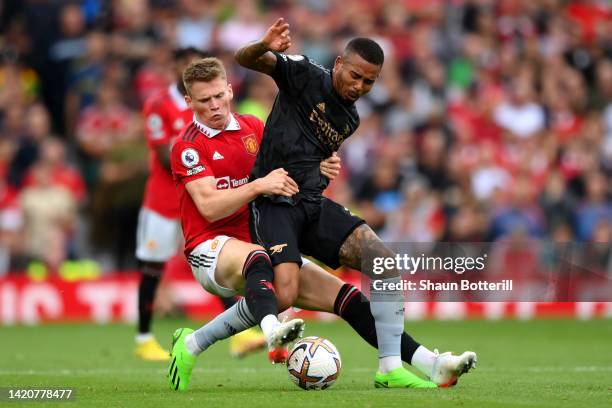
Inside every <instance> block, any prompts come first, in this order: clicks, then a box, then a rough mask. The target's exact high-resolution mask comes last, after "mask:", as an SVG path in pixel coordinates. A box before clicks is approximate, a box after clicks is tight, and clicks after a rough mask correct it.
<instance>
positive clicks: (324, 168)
mask: <svg viewBox="0 0 612 408" xmlns="http://www.w3.org/2000/svg"><path fill="white" fill-rule="evenodd" d="M340 162H341V160H340V156H338V153H336V152H333V153H332V155H331V157H328V158H327V159H325V160H323V161H322V162H321V164H320V165H319V168H320V169H321V174H322V175H324V176H325V177H327V178H328V179H330V180H333V179H335V178H336V177H338V175H339V174H340V169H341V168H342V165H341V164H340Z"/></svg>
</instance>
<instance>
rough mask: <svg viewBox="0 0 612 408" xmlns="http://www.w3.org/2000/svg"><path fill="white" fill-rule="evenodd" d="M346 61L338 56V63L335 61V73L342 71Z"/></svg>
mask: <svg viewBox="0 0 612 408" xmlns="http://www.w3.org/2000/svg"><path fill="white" fill-rule="evenodd" d="M343 62H344V61H343V60H342V56H341V55H338V56H337V57H336V61H334V72H338V70H340V69H341V68H342V63H343Z"/></svg>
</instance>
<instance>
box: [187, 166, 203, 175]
mask: <svg viewBox="0 0 612 408" xmlns="http://www.w3.org/2000/svg"><path fill="white" fill-rule="evenodd" d="M203 171H204V166H202V165H200V166H197V167H194V168H193V169H189V170H187V175H188V176H193V175H194V174H198V173H201V172H203Z"/></svg>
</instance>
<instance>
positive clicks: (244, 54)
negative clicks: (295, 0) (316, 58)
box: [234, 18, 291, 75]
mask: <svg viewBox="0 0 612 408" xmlns="http://www.w3.org/2000/svg"><path fill="white" fill-rule="evenodd" d="M289 47H291V36H290V33H289V24H288V23H287V22H285V20H284V19H283V18H279V19H278V20H276V22H275V23H274V24H272V26H270V28H268V31H266V33H265V34H264V36H263V37H262V38H261V39H260V40H259V41H255V42H252V43H250V44H247V45H245V46H243V47H241V48H240V49H238V51H236V53H235V54H234V58H235V59H236V61H237V62H238V63H239V64H240V65H242V66H243V67H245V68H249V69H252V70H255V71H259V72H262V73H264V74H268V75H270V74H272V72H274V68H275V67H276V55H274V54H273V53H271V52H270V51H276V52H283V51H285V50H286V49H287V48H289Z"/></svg>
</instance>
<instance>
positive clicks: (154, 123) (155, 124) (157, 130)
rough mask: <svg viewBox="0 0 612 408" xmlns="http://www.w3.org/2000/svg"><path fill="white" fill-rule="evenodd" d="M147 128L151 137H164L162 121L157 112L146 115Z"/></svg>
mask: <svg viewBox="0 0 612 408" xmlns="http://www.w3.org/2000/svg"><path fill="white" fill-rule="evenodd" d="M147 129H149V133H150V134H151V138H152V139H163V138H164V122H163V121H162V118H161V116H159V115H158V114H157V113H151V114H150V115H149V116H147Z"/></svg>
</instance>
